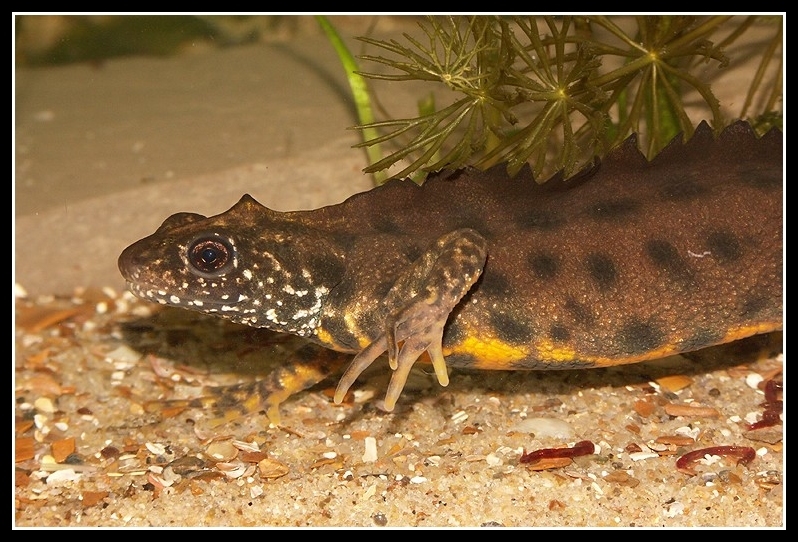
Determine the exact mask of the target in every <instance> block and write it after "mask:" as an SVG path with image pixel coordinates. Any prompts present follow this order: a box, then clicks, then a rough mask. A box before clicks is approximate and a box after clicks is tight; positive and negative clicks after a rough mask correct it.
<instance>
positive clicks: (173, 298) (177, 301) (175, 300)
mask: <svg viewBox="0 0 798 542" xmlns="http://www.w3.org/2000/svg"><path fill="white" fill-rule="evenodd" d="M169 301H170V302H172V303H174V304H175V305H179V304H180V298H179V297H177V296H176V295H170V296H169Z"/></svg>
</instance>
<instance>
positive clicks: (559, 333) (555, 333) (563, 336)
mask: <svg viewBox="0 0 798 542" xmlns="http://www.w3.org/2000/svg"><path fill="white" fill-rule="evenodd" d="M549 337H550V338H551V340H553V341H557V342H566V341H568V340H569V339H570V338H571V332H570V331H568V328H567V327H565V326H563V325H561V324H553V325H552V326H551V329H549Z"/></svg>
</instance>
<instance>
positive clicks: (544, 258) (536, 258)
mask: <svg viewBox="0 0 798 542" xmlns="http://www.w3.org/2000/svg"><path fill="white" fill-rule="evenodd" d="M529 265H530V267H531V268H532V272H533V273H534V274H535V276H536V277H537V278H539V279H541V280H548V279H551V278H554V277H555V276H556V275H557V272H558V271H559V267H560V266H559V263H558V262H557V258H555V257H554V256H552V255H551V254H547V253H538V254H530V255H529Z"/></svg>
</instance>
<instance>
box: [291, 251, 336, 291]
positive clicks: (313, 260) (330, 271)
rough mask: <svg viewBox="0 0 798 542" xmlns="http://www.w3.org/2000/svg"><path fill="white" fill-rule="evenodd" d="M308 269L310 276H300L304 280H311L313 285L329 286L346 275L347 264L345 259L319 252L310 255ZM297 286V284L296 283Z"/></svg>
mask: <svg viewBox="0 0 798 542" xmlns="http://www.w3.org/2000/svg"><path fill="white" fill-rule="evenodd" d="M307 270H308V271H309V272H310V278H309V279H306V278H304V277H300V278H301V280H302V281H303V282H309V283H310V285H311V286H328V287H329V285H331V284H337V283H338V282H340V281H341V277H343V276H344V272H345V271H346V266H345V265H344V263H343V261H341V260H340V259H339V258H336V257H334V256H330V255H325V254H323V253H319V254H309V255H308V266H307ZM294 286H295V288H296V287H297V285H294Z"/></svg>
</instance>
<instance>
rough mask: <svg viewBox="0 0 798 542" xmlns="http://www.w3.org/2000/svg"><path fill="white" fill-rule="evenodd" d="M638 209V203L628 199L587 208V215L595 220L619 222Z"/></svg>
mask: <svg viewBox="0 0 798 542" xmlns="http://www.w3.org/2000/svg"><path fill="white" fill-rule="evenodd" d="M637 208H638V203H637V202H636V201H635V200H633V199H629V198H621V199H612V200H604V201H600V202H599V203H596V204H594V205H591V206H590V207H588V210H587V211H588V213H589V214H590V216H592V217H593V218H595V219H596V220H619V219H623V218H625V217H627V216H628V215H630V214H631V213H633V212H634V211H635V210H636V209H637Z"/></svg>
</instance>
